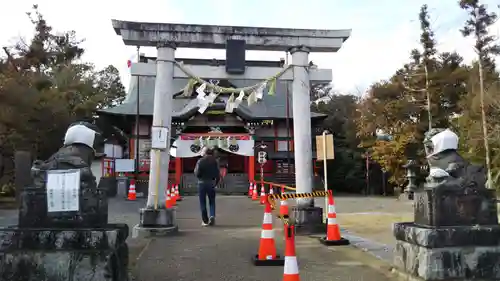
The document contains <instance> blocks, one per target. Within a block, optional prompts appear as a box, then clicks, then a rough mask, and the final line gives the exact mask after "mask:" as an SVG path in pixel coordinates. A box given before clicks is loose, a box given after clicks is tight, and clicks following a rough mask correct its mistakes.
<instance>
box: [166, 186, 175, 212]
mask: <svg viewBox="0 0 500 281" xmlns="http://www.w3.org/2000/svg"><path fill="white" fill-rule="evenodd" d="M166 193H167V194H166V195H167V197H166V198H165V207H166V208H167V209H170V208H172V207H173V206H174V205H173V204H172V198H171V196H170V189H169V188H167V190H166Z"/></svg>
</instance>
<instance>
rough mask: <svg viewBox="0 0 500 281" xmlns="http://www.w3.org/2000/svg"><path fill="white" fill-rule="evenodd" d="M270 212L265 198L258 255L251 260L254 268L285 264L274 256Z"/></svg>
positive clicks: (269, 204) (274, 245)
mask: <svg viewBox="0 0 500 281" xmlns="http://www.w3.org/2000/svg"><path fill="white" fill-rule="evenodd" d="M271 212H272V209H271V203H269V200H267V198H266V203H265V207H264V219H263V220H262V231H261V233H260V244H259V253H258V254H257V255H255V257H254V259H253V264H254V265H256V266H278V265H284V264H285V260H284V259H282V258H280V256H278V255H276V244H275V242H274V230H273V215H272V213H271Z"/></svg>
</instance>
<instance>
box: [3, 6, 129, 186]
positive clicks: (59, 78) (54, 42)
mask: <svg viewBox="0 0 500 281" xmlns="http://www.w3.org/2000/svg"><path fill="white" fill-rule="evenodd" d="M27 14H28V16H29V19H30V20H31V22H32V23H33V27H34V35H33V39H32V40H31V41H30V42H24V40H21V39H19V40H18V42H17V43H16V44H15V45H14V46H12V47H11V48H10V49H8V48H5V49H4V50H5V53H6V55H7V57H6V58H2V59H0V104H2V110H1V111H0V158H1V160H2V161H0V163H1V164H0V188H1V187H2V186H5V187H6V189H8V190H10V189H9V188H7V187H8V186H10V184H11V183H12V179H13V173H12V168H13V165H12V159H13V155H14V152H15V151H16V150H28V151H30V152H31V153H32V155H33V157H36V158H41V159H45V158H47V157H49V156H50V155H51V154H53V153H54V152H55V151H56V150H57V149H58V148H59V147H60V146H61V140H62V139H63V137H64V132H65V130H66V128H67V127H68V126H69V124H71V123H72V122H74V121H76V120H82V119H85V120H92V118H93V116H94V115H95V112H96V110H97V109H100V108H105V107H107V106H112V105H116V104H119V103H121V102H122V101H123V99H124V96H125V89H124V87H123V85H122V83H121V81H120V77H119V73H118V70H117V69H116V68H115V67H113V66H108V67H106V68H105V69H103V70H99V71H97V70H96V69H95V68H94V66H93V65H91V64H88V63H83V62H81V56H82V55H83V53H84V49H83V48H81V46H80V45H81V43H82V40H79V39H78V38H77V36H76V34H75V32H74V31H67V32H63V33H60V32H57V33H56V32H55V31H54V30H53V28H52V27H51V26H50V25H48V23H47V22H46V20H45V19H44V18H43V16H42V15H41V14H40V13H39V11H38V7H37V6H36V5H35V6H33V10H32V11H31V12H29V13H27Z"/></svg>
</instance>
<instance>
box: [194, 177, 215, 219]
mask: <svg viewBox="0 0 500 281" xmlns="http://www.w3.org/2000/svg"><path fill="white" fill-rule="evenodd" d="M198 196H199V197H200V210H201V219H202V220H203V221H204V222H208V214H207V197H208V205H209V207H210V217H215V185H214V183H207V182H198Z"/></svg>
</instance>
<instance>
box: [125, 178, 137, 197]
mask: <svg viewBox="0 0 500 281" xmlns="http://www.w3.org/2000/svg"><path fill="white" fill-rule="evenodd" d="M136 199H137V194H136V193H135V179H131V180H130V186H129V188H128V195H127V200H130V201H135V200H136Z"/></svg>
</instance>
